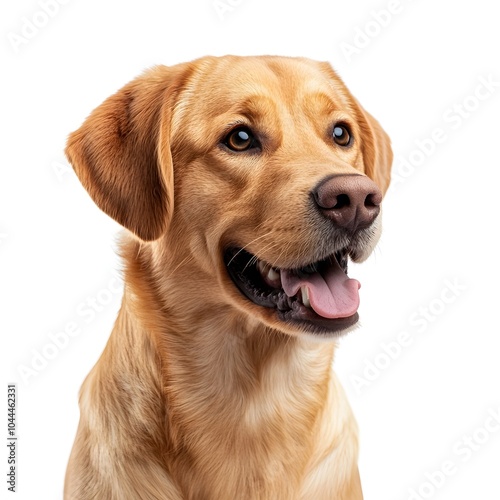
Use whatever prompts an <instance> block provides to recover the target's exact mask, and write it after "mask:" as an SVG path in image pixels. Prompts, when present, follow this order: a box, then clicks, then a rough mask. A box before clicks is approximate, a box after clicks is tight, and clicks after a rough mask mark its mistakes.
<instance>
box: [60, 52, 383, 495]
mask: <svg viewBox="0 0 500 500" xmlns="http://www.w3.org/2000/svg"><path fill="white" fill-rule="evenodd" d="M66 154H67V157H68V159H69V161H70V163H71V164H72V166H73V168H74V170H75V172H76V174H77V176H78V178H79V179H80V181H81V183H82V184H83V186H84V188H85V189H86V190H87V191H88V193H89V194H90V196H91V198H92V199H93V200H94V202H95V203H96V204H97V206H98V207H99V208H100V209H102V210H103V211H104V212H105V213H106V214H108V215H109V216H111V217H112V218H113V219H115V220H116V221H117V222H119V223H120V224H121V225H122V226H123V227H124V228H125V231H124V235H123V238H122V241H121V246H120V252H121V256H122V258H123V260H124V263H125V267H124V296H123V302H122V306H121V309H120V311H119V314H118V317H117V320H116V323H115V326H114V328H113V331H112V333H111V336H110V338H109V341H108V343H107V345H106V348H105V350H104V352H103V353H102V355H101V357H100V359H99V360H98V362H97V364H96V365H95V366H94V368H93V369H92V370H91V372H90V373H89V375H88V376H87V378H86V380H85V381H84V384H83V386H82V388H81V391H80V397H79V405H80V422H79V426H78V430H77V434H76V438H75V442H74V445H73V449H72V452H71V456H70V459H69V463H68V467H67V472H66V479H65V486H64V497H65V499H67V500H77V499H78V500H80V499H82V500H83V499H85V500H87V499H106V500H128V499H130V500H138V499H141V500H146V499H147V500H150V499H162V500H164V499H168V500H181V499H182V500H187V499H193V500H205V499H206V500H240V499H241V500H281V499H282V500H294V499H297V500H298V499H303V500H323V499H325V500H327V499H328V500H359V499H362V498H363V495H362V489H361V484H360V478H359V473H358V466H357V456H358V438H357V425H356V422H355V420H354V417H353V415H352V412H351V409H350V407H349V404H348V402H347V400H346V397H345V395H344V392H343V390H342V388H341V386H340V384H339V382H338V379H337V378H336V377H335V374H334V372H333V371H332V366H331V365H332V361H333V354H334V349H335V347H336V342H335V340H336V339H338V338H339V337H340V336H341V335H344V334H345V333H346V332H349V331H351V330H353V329H354V328H355V326H356V323H357V321H358V313H357V309H358V304H359V293H358V288H359V283H358V282H357V281H356V280H355V279H351V278H349V277H348V275H347V265H348V259H351V260H352V261H355V262H361V261H363V260H364V259H366V258H367V257H368V256H369V255H370V253H371V252H372V250H373V248H374V247H375V245H376V243H377V240H378V238H379V235H380V231H381V222H380V219H381V215H380V211H381V202H382V198H383V196H384V194H385V192H386V190H387V188H388V185H389V182H390V168H391V163H392V151H391V146H390V140H389V138H388V136H387V134H386V133H385V132H384V131H383V130H382V128H381V126H380V125H379V124H378V122H377V121H376V120H375V119H374V118H373V117H372V116H371V115H370V114H369V113H367V112H366V111H365V110H364V109H363V108H362V107H361V105H360V104H359V103H358V101H357V100H356V99H355V98H354V97H353V96H352V95H351V93H350V92H349V91H348V89H347V88H346V86H345V84H344V83H343V82H342V81H341V79H340V78H339V77H338V76H337V74H336V73H335V72H334V70H333V69H332V68H331V66H330V65H329V64H328V63H320V62H315V61H312V60H309V59H305V58H288V57H277V56H255V57H238V56H224V57H203V58H200V59H198V60H195V61H192V62H188V63H182V64H178V65H175V66H171V67H166V66H157V67H154V68H152V69H149V70H147V71H146V72H145V73H144V74H142V75H141V76H139V77H137V78H136V79H135V80H133V81H131V82H130V83H128V84H127V85H125V86H124V87H123V88H122V89H121V90H119V91H118V92H116V93H115V94H114V95H112V96H111V97H109V98H108V99H107V100H106V101H105V102H104V103H103V104H101V105H100V106H99V107H97V108H96V109H95V110H94V111H93V112H92V113H91V114H90V116H89V117H88V118H87V119H86V121H85V122H84V123H83V125H82V126H81V127H80V128H79V129H78V130H77V131H76V132H73V133H72V134H70V136H69V139H68V142H67V147H66Z"/></svg>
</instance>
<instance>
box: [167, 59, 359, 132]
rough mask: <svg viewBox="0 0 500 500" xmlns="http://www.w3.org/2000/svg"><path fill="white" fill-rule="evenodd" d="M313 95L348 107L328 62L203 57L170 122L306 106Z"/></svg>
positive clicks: (345, 94) (321, 102)
mask: <svg viewBox="0 0 500 500" xmlns="http://www.w3.org/2000/svg"><path fill="white" fill-rule="evenodd" d="M318 97H320V99H318ZM312 99H314V100H315V101H316V102H317V103H318V105H325V106H326V107H333V108H335V109H343V110H349V109H350V108H351V107H352V101H351V99H350V97H349V94H348V92H347V90H346V88H345V86H344V84H343V83H342V82H341V80H340V79H339V78H338V77H337V75H336V74H335V73H334V72H333V70H332V69H331V67H330V66H329V65H328V64H327V63H320V62H317V61H313V60H309V59H303V58H291V57H277V56H255V57H238V56H225V57H211V58H204V59H200V60H198V61H197V62H196V67H195V70H194V71H193V73H192V75H191V77H190V79H189V81H188V82H187V84H186V88H185V90H184V92H183V93H182V97H181V101H180V102H178V103H177V106H176V113H175V114H176V116H175V118H174V122H176V123H177V124H180V122H181V121H184V123H185V124H186V123H187V122H191V123H192V122H193V121H194V120H196V121H197V122H198V123H199V124H201V123H203V122H206V121H207V120H208V119H212V118H214V116H219V115H223V114H226V113H227V112H231V111H235V112H245V111H246V112H247V113H248V114H259V112H260V109H263V108H265V109H270V107H271V108H272V109H273V110H274V111H276V108H278V107H280V106H281V107H286V108H288V109H293V110H294V111H295V112H298V111H299V109H300V108H303V109H308V108H310V104H311V100H312ZM269 105H271V106H270V107H269ZM174 128H177V127H174Z"/></svg>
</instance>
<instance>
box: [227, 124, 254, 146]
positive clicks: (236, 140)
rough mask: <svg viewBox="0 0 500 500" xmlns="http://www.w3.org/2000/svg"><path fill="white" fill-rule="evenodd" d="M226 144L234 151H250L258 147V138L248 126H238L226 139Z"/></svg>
mask: <svg viewBox="0 0 500 500" xmlns="http://www.w3.org/2000/svg"><path fill="white" fill-rule="evenodd" d="M224 144H225V145H226V146H227V147H228V148H229V149H231V150H232V151H237V152H241V151H248V150H249V149H252V148H255V147H258V142H257V139H255V137H254V135H253V134H252V132H251V131H250V129H249V128H247V127H238V128H235V129H234V130H232V131H231V132H230V133H229V134H228V135H227V137H226V138H225V139H224Z"/></svg>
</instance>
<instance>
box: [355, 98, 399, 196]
mask: <svg viewBox="0 0 500 500" xmlns="http://www.w3.org/2000/svg"><path fill="white" fill-rule="evenodd" d="M356 105H357V107H358V114H359V116H358V124H359V127H360V129H361V133H362V137H361V149H362V152H363V161H364V163H365V173H366V175H368V177H370V178H371V179H372V180H373V181H375V183H376V184H377V185H378V187H379V188H380V189H381V190H382V193H383V194H385V192H386V191H387V188H388V187H389V184H390V182H391V166H392V157H393V155H392V148H391V140H390V139H389V136H388V135H387V134H386V133H385V131H384V130H383V128H382V127H381V126H380V124H379V123H378V121H377V120H375V118H373V116H372V115H370V113H368V112H367V111H365V110H364V109H363V108H362V107H361V105H360V104H359V103H358V102H356Z"/></svg>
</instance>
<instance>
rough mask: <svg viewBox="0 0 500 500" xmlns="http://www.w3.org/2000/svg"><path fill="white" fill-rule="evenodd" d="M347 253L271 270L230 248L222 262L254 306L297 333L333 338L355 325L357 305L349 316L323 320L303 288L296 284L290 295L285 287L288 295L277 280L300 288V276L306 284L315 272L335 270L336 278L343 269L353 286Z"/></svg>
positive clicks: (344, 250) (240, 250) (268, 266)
mask: <svg viewBox="0 0 500 500" xmlns="http://www.w3.org/2000/svg"><path fill="white" fill-rule="evenodd" d="M348 253H349V251H348V250H347V249H343V250H340V251H337V252H335V253H334V254H331V255H330V256H328V257H327V258H326V259H322V260H321V261H315V262H311V263H309V264H306V265H304V266H301V267H299V268H295V269H292V270H290V269H279V268H275V267H272V266H270V265H269V264H266V263H265V262H264V261H262V260H260V259H258V258H257V257H256V256H254V255H252V254H251V253H249V252H248V251H246V250H244V249H242V248H239V247H234V246H233V247H229V248H228V249H227V250H226V251H225V252H224V262H225V265H226V268H227V271H228V274H229V276H230V277H231V279H232V281H233V282H234V283H235V285H236V286H237V288H238V289H239V291H240V292H241V293H242V294H243V295H244V296H245V297H246V298H247V299H248V300H250V301H251V302H253V303H254V304H256V305H258V306H261V307H266V308H271V309H274V310H275V311H276V316H277V318H278V319H279V320H280V321H283V322H286V323H288V324H292V325H294V326H296V327H297V328H298V329H300V330H304V331H307V332H309V333H315V334H333V333H339V332H341V331H342V330H345V329H347V328H348V327H350V326H352V325H354V324H355V323H356V322H357V321H358V318H359V316H358V313H357V304H356V305H355V308H354V310H353V311H351V312H352V314H351V313H348V314H343V315H341V317H324V316H322V315H320V314H318V313H317V312H316V311H315V310H314V308H313V307H312V306H311V303H310V302H309V296H308V294H307V293H306V294H305V295H304V292H303V291H302V287H300V288H299V287H298V285H297V284H296V285H295V288H294V289H293V290H292V291H290V285H287V286H288V290H287V293H288V295H287V293H286V292H285V290H284V289H283V286H282V284H281V279H280V278H281V276H283V277H284V278H285V279H289V278H287V276H290V275H292V276H293V277H294V279H295V280H298V281H299V284H300V279H301V277H302V276H306V278H305V279H306V282H307V275H311V274H312V273H315V272H317V269H325V268H328V267H336V268H337V271H336V273H337V274H338V273H339V272H340V273H341V274H342V272H341V271H340V269H342V270H343V272H344V273H345V275H344V277H345V279H346V280H347V281H353V282H354V281H355V280H349V278H348V277H347V256H348ZM333 259H335V266H333V264H332V260H333ZM323 272H324V271H323ZM326 272H328V269H326ZM318 273H319V271H318ZM355 283H356V284H357V285H358V286H357V287H356V293H357V288H358V287H359V283H357V282H355ZM303 288H304V289H306V288H307V287H303ZM292 293H293V294H294V295H292ZM305 304H307V305H305Z"/></svg>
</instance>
